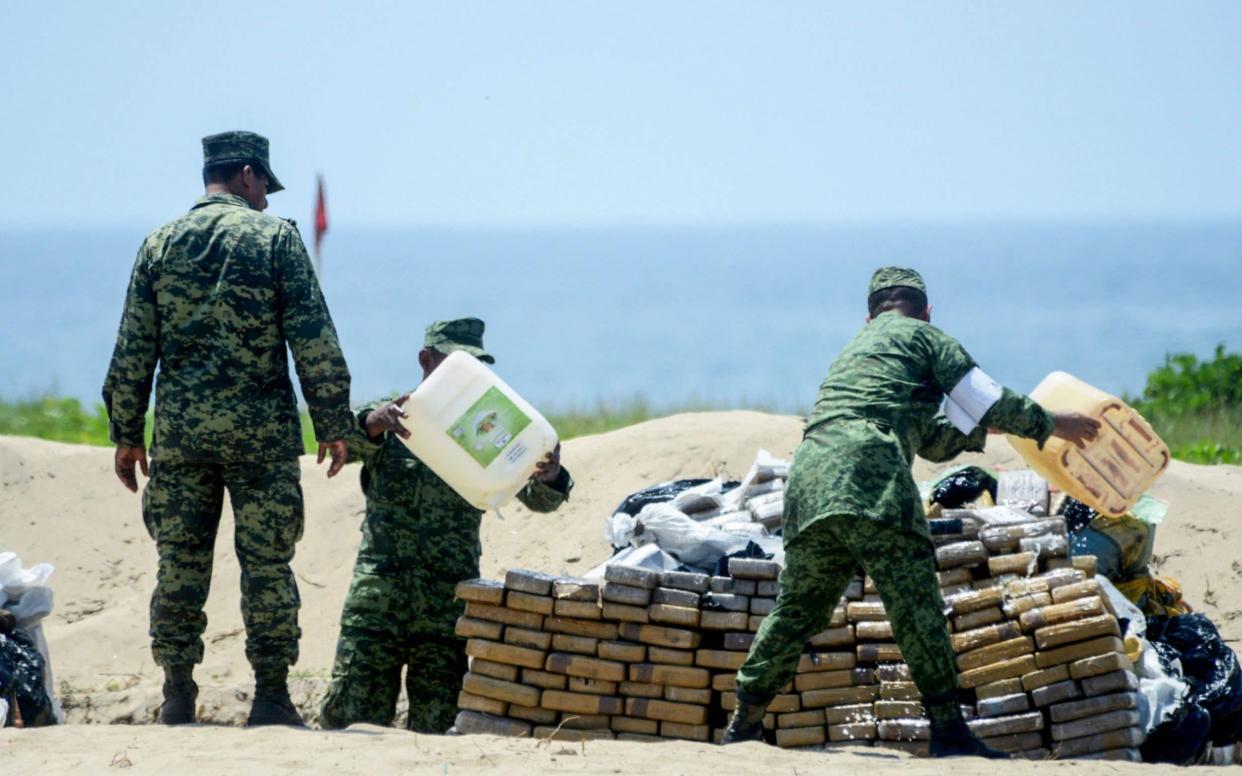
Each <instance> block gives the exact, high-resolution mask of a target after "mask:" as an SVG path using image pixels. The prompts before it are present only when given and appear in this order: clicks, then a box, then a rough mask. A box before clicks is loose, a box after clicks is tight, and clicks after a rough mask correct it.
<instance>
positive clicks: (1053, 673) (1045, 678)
mask: <svg viewBox="0 0 1242 776" xmlns="http://www.w3.org/2000/svg"><path fill="white" fill-rule="evenodd" d="M1035 662H1036V664H1038V663H1039V655H1036V656H1035ZM1069 678H1070V675H1069V666H1067V665H1055V666H1049V667H1048V668H1041V669H1040V670H1038V671H1032V672H1031V673H1029V674H1023V676H1022V689H1023V690H1026V691H1027V692H1031V691H1033V690H1038V689H1039V688H1040V687H1047V686H1048V685H1050V684H1056V683H1057V682H1064V681H1065V680H1067V679H1069Z"/></svg>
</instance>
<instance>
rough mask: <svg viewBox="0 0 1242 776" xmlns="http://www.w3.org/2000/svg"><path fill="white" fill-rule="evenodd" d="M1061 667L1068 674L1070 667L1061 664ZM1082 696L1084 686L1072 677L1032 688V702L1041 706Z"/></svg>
mask: <svg viewBox="0 0 1242 776" xmlns="http://www.w3.org/2000/svg"><path fill="white" fill-rule="evenodd" d="M1061 668H1064V669H1065V673H1066V676H1068V675H1069V668H1068V667H1067V666H1061ZM1081 697H1082V686H1081V685H1079V684H1078V682H1075V681H1073V680H1072V679H1067V680H1065V681H1063V682H1057V683H1056V684H1050V685H1047V686H1045V687H1036V688H1035V689H1034V690H1031V703H1034V704H1035V705H1036V706H1037V707H1039V708H1043V707H1045V706H1050V705H1052V704H1054V703H1061V702H1063V701H1068V700H1073V699H1074V698H1081Z"/></svg>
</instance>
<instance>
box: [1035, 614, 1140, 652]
mask: <svg viewBox="0 0 1242 776" xmlns="http://www.w3.org/2000/svg"><path fill="white" fill-rule="evenodd" d="M1120 635H1121V629H1120V628H1119V627H1118V625H1117V618H1115V617H1113V616H1112V615H1110V614H1101V615H1099V616H1096V617H1088V618H1086V619H1082V620H1076V621H1073V622H1065V623H1061V624H1059V625H1049V626H1046V627H1043V628H1040V629H1039V630H1037V631H1035V645H1036V646H1037V647H1039V648H1040V649H1052V648H1053V647H1059V646H1061V645H1062V644H1070V643H1073V642H1075V641H1086V640H1087V639H1093V638H1097V637H1099V636H1120Z"/></svg>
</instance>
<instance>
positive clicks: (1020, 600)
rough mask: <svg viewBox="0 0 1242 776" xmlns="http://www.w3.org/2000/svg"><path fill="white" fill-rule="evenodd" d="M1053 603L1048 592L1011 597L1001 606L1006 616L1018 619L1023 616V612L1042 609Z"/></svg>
mask: <svg viewBox="0 0 1242 776" xmlns="http://www.w3.org/2000/svg"><path fill="white" fill-rule="evenodd" d="M1051 605H1052V596H1051V595H1049V594H1048V593H1030V594H1028V595H1020V596H1014V597H1012V598H1009V599H1008V600H1006V601H1005V604H1004V605H1003V606H1002V607H1001V611H1003V612H1004V613H1005V616H1006V617H1009V618H1011V619H1017V618H1019V617H1021V616H1022V613H1023V612H1029V611H1030V610H1032V609H1042V608H1043V607H1045V606H1051Z"/></svg>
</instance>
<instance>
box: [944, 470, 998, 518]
mask: <svg viewBox="0 0 1242 776" xmlns="http://www.w3.org/2000/svg"><path fill="white" fill-rule="evenodd" d="M984 491H987V492H988V494H989V495H991V496H992V499H993V500H995V499H996V478H995V477H993V476H992V475H991V474H988V473H987V472H986V471H985V470H983V469H981V468H979V467H978V466H966V467H963V468H961V469H958V470H957V471H955V472H953V473H952V474H950V475H949V476H948V477H945V478H944V479H942V480H940V481H939V482H937V483H936V485H935V487H933V488H932V493H931V501H932V503H933V504H939V505H940V506H942V507H944V508H945V509H958V508H960V507H961V506H962V505H963V504H969V503H970V502H972V501H974V500H975V499H977V498H979V496H980V495H981V494H982V493H983V492H984Z"/></svg>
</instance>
